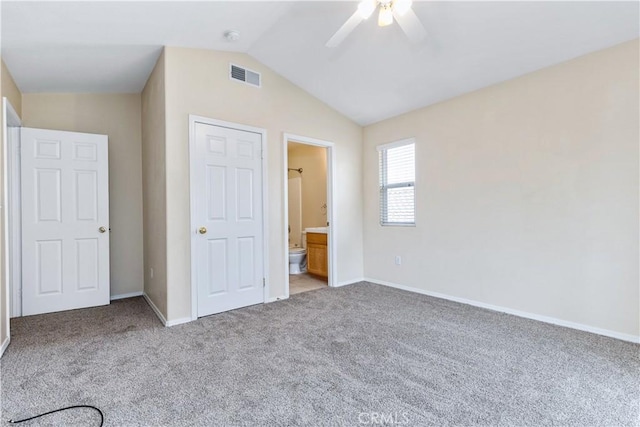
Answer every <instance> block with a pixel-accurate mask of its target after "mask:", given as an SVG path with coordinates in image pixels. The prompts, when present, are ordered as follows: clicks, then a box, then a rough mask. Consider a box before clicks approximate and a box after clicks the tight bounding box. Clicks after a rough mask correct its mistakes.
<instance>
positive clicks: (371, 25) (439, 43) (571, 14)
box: [1, 1, 640, 125]
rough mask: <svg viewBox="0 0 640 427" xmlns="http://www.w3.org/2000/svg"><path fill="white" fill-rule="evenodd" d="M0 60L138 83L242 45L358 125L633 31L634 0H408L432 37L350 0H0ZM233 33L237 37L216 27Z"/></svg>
mask: <svg viewBox="0 0 640 427" xmlns="http://www.w3.org/2000/svg"><path fill="white" fill-rule="evenodd" d="M1 7H2V16H1V19H2V39H1V42H2V45H1V47H2V57H3V60H4V61H5V63H6V65H7V67H8V68H9V70H10V71H11V73H12V75H13V77H14V79H15V81H16V83H17V85H18V86H19V88H20V90H21V91H22V92H24V93H30V92H139V91H141V90H142V88H143V87H144V84H145V82H146V80H147V78H148V76H149V73H150V72H151V69H152V68H153V65H154V64H155V61H156V59H157V57H158V55H159V53H160V51H161V49H162V46H165V45H169V46H184V47H196V48H204V49H213V50H228V51H238V52H245V53H247V54H249V55H250V56H252V57H254V58H256V59H257V60H259V61H260V62H262V63H263V64H265V65H267V66H268V67H270V68H271V69H273V70H275V71H276V72H278V73H280V74H281V75H283V76H284V77H286V78H287V79H289V80H290V81H292V82H293V83H295V84H296V85H298V86H300V87H301V88H303V89H304V90H306V91H307V92H309V93H311V94H312V95H314V96H315V97H317V98H319V99H320V100H322V101H324V102H326V103H327V104H328V105H330V106H332V107H333V108H335V109H336V110H338V111H340V112H342V113H343V114H345V115H346V116H348V117H350V118H351V119H352V120H354V121H355V122H357V123H360V124H362V125H366V124H369V123H373V122H376V121H379V120H382V119H385V118H388V117H392V116H395V115H398V114H401V113H404V112H407V111H410V110H413V109H416V108H419V107H423V106H426V105H430V104H433V103H436V102H439V101H442V100H445V99H449V98H452V97H455V96H457V95H460V94H463V93H466V92H470V91H474V90H477V89H480V88H482V87H485V86H489V85H492V84H495V83H498V82H501V81H504V80H508V79H511V78H514V77H517V76H520V75H523V74H526V73H529V72H532V71H535V70H538V69H541V68H544V67H548V66H550V65H553V64H557V63H560V62H563V61H566V60H569V59H571V58H575V57H577V56H580V55H583V54H586V53H589V52H592V51H596V50H600V49H604V48H606V47H609V46H613V45H615V44H618V43H622V42H625V41H627V40H631V39H635V38H637V37H639V35H640V34H639V33H640V24H639V22H640V19H639V14H640V7H639V3H638V2H635V1H630V2H609V1H603V2H592V1H586V2H581V1H570V2H556V1H532V2H523V1H514V2H505V1H502V2H483V1H471V2H457V1H444V2H437V1H415V2H414V5H413V9H414V11H415V12H416V14H417V15H418V17H419V18H420V20H421V21H422V23H423V24H424V26H425V28H426V30H427V33H428V36H427V38H426V39H425V40H424V41H423V42H421V43H419V44H411V43H410V42H409V41H408V40H407V38H406V37H405V35H404V34H403V33H402V31H401V29H400V28H399V27H398V26H397V25H396V24H394V25H391V26H389V27H378V26H377V24H376V19H375V18H372V19H369V20H367V21H365V22H363V23H362V24H361V25H360V26H358V27H357V28H356V29H355V31H354V32H353V33H351V34H350V35H349V37H348V38H347V39H346V40H345V42H344V43H343V44H342V45H340V46H339V47H337V48H334V49H329V48H326V47H325V46H324V45H325V43H326V41H327V40H328V39H329V38H330V37H331V36H332V35H333V33H334V32H335V31H336V30H337V29H338V28H339V27H340V26H341V25H342V23H343V22H344V21H345V20H346V19H347V18H348V17H349V16H350V15H351V14H352V13H353V12H354V11H355V9H356V7H357V2H353V1H347V2H333V1H321V2H313V1H295V2H294V1H289V2H270V1H260V2H244V1H226V2H225V1H215V2H151V1H140V2H86V1H85V2H54V1H45V2H31V1H29V2H13V1H3V2H2V5H1ZM231 29H233V30H237V31H239V32H240V34H241V38H240V40H239V41H238V42H235V43H230V42H228V41H226V40H225V39H224V37H223V33H224V31H225V30H231Z"/></svg>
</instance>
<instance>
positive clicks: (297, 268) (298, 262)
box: [289, 231, 307, 274]
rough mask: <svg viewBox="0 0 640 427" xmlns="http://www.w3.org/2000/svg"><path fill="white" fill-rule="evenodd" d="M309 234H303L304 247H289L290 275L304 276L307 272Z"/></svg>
mask: <svg viewBox="0 0 640 427" xmlns="http://www.w3.org/2000/svg"><path fill="white" fill-rule="evenodd" d="M306 247H307V233H306V232H304V231H303V232H302V247H299V246H290V247H289V274H302V273H304V272H305V271H306V270H307V250H306V249H305V248H306Z"/></svg>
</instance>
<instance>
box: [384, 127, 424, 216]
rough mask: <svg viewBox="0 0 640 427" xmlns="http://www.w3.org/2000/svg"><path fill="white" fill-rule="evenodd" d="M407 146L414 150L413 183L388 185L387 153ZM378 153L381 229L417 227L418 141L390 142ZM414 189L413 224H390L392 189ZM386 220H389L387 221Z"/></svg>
mask: <svg viewBox="0 0 640 427" xmlns="http://www.w3.org/2000/svg"><path fill="white" fill-rule="evenodd" d="M406 145H413V150H414V158H413V172H414V178H413V181H405V182H399V183H395V184H386V182H387V171H388V165H387V162H388V160H387V152H388V150H390V149H392V148H398V147H403V146H406ZM376 149H377V151H378V153H379V154H378V173H379V177H378V194H379V209H378V216H379V223H380V226H381V227H415V226H416V190H415V187H416V177H415V173H416V159H415V149H416V140H415V138H407V139H402V140H399V141H394V142H390V143H387V144H381V145H378V146H377V147H376ZM410 187H411V188H413V221H412V222H406V221H404V222H389V221H388V217H389V204H388V192H389V190H390V189H395V188H410ZM385 218H386V219H387V220H386V221H385Z"/></svg>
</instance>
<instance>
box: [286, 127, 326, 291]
mask: <svg viewBox="0 0 640 427" xmlns="http://www.w3.org/2000/svg"><path fill="white" fill-rule="evenodd" d="M283 153H284V165H285V171H284V177H285V179H284V183H283V191H284V204H285V206H284V214H285V227H284V231H285V242H287V245H285V248H286V251H285V294H286V297H289V296H290V295H293V294H296V293H302V292H306V291H311V290H316V289H321V288H324V287H327V286H334V285H335V271H336V262H335V260H336V250H335V246H336V245H335V242H336V237H335V235H336V233H335V229H336V227H335V217H334V212H333V207H334V203H333V199H332V196H333V194H334V193H335V191H334V190H333V183H334V182H335V180H334V179H333V174H334V167H333V165H334V164H335V161H334V155H335V154H334V145H333V143H332V142H329V141H322V140H318V139H314V138H308V137H303V136H298V135H291V134H285V135H284V139H283Z"/></svg>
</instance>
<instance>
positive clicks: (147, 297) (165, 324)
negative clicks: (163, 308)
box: [142, 292, 167, 326]
mask: <svg viewBox="0 0 640 427" xmlns="http://www.w3.org/2000/svg"><path fill="white" fill-rule="evenodd" d="M142 296H143V297H144V299H145V301H147V304H149V307H151V309H152V310H153V312H154V313H155V314H156V316H158V319H160V321H161V322H162V324H163V325H164V326H167V319H165V318H164V316H163V315H162V312H160V309H159V308H158V307H156V305H155V304H154V303H153V301H151V298H149V295H147V294H146V293H144V292H143V293H142Z"/></svg>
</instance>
